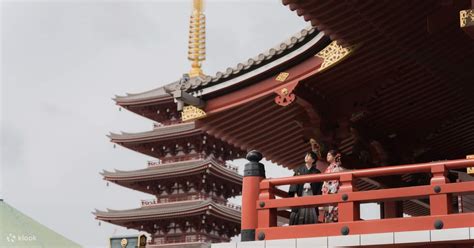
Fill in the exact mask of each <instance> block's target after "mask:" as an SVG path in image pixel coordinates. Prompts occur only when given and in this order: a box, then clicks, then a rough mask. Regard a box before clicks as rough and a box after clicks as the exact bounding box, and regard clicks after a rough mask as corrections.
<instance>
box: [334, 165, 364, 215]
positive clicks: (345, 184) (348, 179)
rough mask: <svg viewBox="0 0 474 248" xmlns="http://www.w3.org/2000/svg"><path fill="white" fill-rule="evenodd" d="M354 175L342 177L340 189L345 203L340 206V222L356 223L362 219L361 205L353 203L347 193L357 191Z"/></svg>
mask: <svg viewBox="0 0 474 248" xmlns="http://www.w3.org/2000/svg"><path fill="white" fill-rule="evenodd" d="M353 179H354V178H353V175H352V174H351V173H347V174H343V175H341V178H340V179H339V182H340V183H341V186H340V187H339V194H340V195H341V200H342V201H343V202H341V203H339V204H338V208H339V213H338V214H339V222H346V221H355V220H359V218H360V210H359V203H358V202H353V201H351V199H349V196H348V195H347V194H345V193H348V192H353V191H357V189H356V187H355V185H354V181H353Z"/></svg>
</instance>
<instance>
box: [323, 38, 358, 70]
mask: <svg viewBox="0 0 474 248" xmlns="http://www.w3.org/2000/svg"><path fill="white" fill-rule="evenodd" d="M354 49H355V47H343V46H341V45H338V44H337V41H333V42H331V44H329V45H328V46H326V47H325V48H324V49H323V50H321V51H319V52H318V53H317V54H316V55H315V56H316V57H319V58H322V59H323V60H324V61H323V63H322V64H321V67H320V68H319V72H321V71H323V70H326V69H327V68H329V67H331V66H333V65H335V64H337V63H339V62H341V61H342V60H344V59H345V58H346V57H347V56H348V55H349V54H351V53H352V52H353V51H354Z"/></svg>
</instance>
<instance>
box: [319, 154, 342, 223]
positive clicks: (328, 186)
mask: <svg viewBox="0 0 474 248" xmlns="http://www.w3.org/2000/svg"><path fill="white" fill-rule="evenodd" d="M326 159H327V161H328V163H329V166H328V167H327V168H326V170H325V171H324V173H335V172H340V171H343V170H344V168H343V167H342V166H341V154H340V153H339V152H338V151H337V150H330V151H328V154H327V157H326ZM338 191H339V181H338V180H330V181H325V182H324V183H323V186H322V194H323V195H328V194H336V193H337V192H338ZM337 221H338V208H337V206H326V207H324V222H326V223H329V222H337Z"/></svg>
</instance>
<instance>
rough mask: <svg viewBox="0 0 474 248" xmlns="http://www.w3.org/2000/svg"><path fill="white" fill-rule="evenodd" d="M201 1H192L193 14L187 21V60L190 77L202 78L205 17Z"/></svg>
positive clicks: (204, 48)
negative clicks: (189, 65)
mask: <svg viewBox="0 0 474 248" xmlns="http://www.w3.org/2000/svg"><path fill="white" fill-rule="evenodd" d="M203 9H204V3H203V0H193V13H192V14H191V18H190V20H189V45H188V49H189V51H188V60H189V61H191V71H189V76H190V77H199V76H204V73H203V72H202V69H201V62H202V61H204V60H205V59H206V17H205V16H204V12H203Z"/></svg>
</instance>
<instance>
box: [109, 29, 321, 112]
mask: <svg viewBox="0 0 474 248" xmlns="http://www.w3.org/2000/svg"><path fill="white" fill-rule="evenodd" d="M323 37H324V33H322V32H318V30H317V29H316V28H314V27H311V26H309V27H306V28H304V29H302V30H301V31H299V32H298V33H296V34H295V35H293V36H291V37H290V38H289V39H287V40H285V41H284V42H282V43H280V44H279V45H277V46H275V47H273V48H270V49H269V50H267V51H265V52H263V53H260V54H258V55H257V56H255V57H253V58H249V59H248V60H247V61H245V62H243V63H239V64H237V65H236V66H234V67H228V68H227V69H226V70H225V71H219V72H217V73H216V74H215V76H205V77H203V78H201V77H195V78H189V77H188V76H187V75H186V74H185V75H183V77H182V78H181V79H180V80H177V81H175V82H172V83H170V84H167V85H165V86H163V87H159V88H156V89H153V90H150V91H146V92H143V93H137V94H127V95H126V96H116V97H115V98H114V100H115V101H116V102H117V104H118V105H124V106H127V105H134V104H145V103H152V102H153V103H157V102H161V101H172V100H173V97H172V95H171V94H170V93H171V92H173V91H175V90H184V91H200V92H199V93H200V94H206V93H208V92H209V91H207V92H203V89H204V88H209V87H211V86H216V85H219V84H223V83H225V82H227V84H229V82H228V81H231V80H232V79H236V80H232V82H230V83H231V84H235V83H238V82H241V81H244V80H246V79H248V78H251V77H254V76H257V75H259V74H262V73H264V72H265V71H267V70H270V69H272V68H274V67H276V66H278V65H281V64H282V63H284V62H287V61H289V60H291V59H293V58H296V57H299V56H301V54H303V53H305V52H307V51H308V50H310V49H311V48H313V47H314V46H315V45H316V44H317V43H318V42H319V41H321V39H322V38H323ZM324 41H326V43H328V42H327V41H329V40H328V39H327V38H326V39H324ZM323 43H325V42H323ZM326 43H325V44H326ZM237 78H238V79H237ZM226 86H228V85H226Z"/></svg>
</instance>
